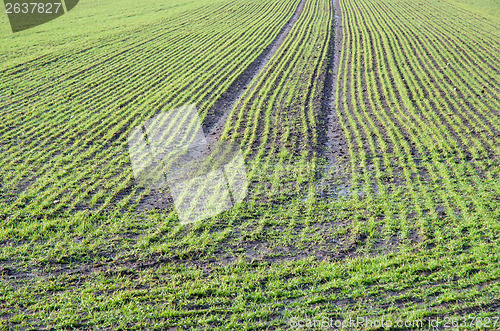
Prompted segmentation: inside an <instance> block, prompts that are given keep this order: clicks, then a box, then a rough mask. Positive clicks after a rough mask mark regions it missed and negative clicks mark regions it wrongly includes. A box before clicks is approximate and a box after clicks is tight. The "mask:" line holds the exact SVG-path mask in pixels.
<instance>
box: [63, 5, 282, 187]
mask: <svg viewBox="0 0 500 331" xmlns="http://www.w3.org/2000/svg"><path fill="white" fill-rule="evenodd" d="M278 9H279V8H278ZM257 16H258V15H256V17H257ZM256 27H259V26H258V25H257V26H256ZM251 32H252V31H251ZM244 46H245V45H244ZM198 84H202V83H198ZM205 93H206V92H205ZM186 94H187V93H186ZM195 97H197V99H199V97H198V96H195ZM190 98H192V96H188V95H186V96H184V100H178V103H179V102H181V103H182V102H187V101H189V99H190ZM125 113H126V112H125ZM117 115H120V114H116V115H115V117H117ZM132 117H133V116H132V115H131V116H129V118H127V119H125V120H122V121H121V123H123V124H125V123H131V120H132ZM140 120H142V118H141V119H140ZM140 120H136V121H135V122H134V123H135V124H137V122H140ZM134 123H132V125H130V126H133V124H134ZM89 126H90V125H89ZM109 128H110V125H106V127H105V129H107V130H109ZM89 129H90V128H89ZM115 129H116V128H115ZM103 131H104V130H102V131H101V132H99V131H97V132H95V135H94V137H95V136H99V134H101V135H102V132H103ZM109 134H110V133H108V135H109ZM111 134H112V133H111ZM122 147H123V146H122ZM79 152H80V151H79V150H77V151H75V152H74V153H73V154H74V155H78V154H75V153H79ZM88 152H90V153H88ZM92 152H94V150H90V151H87V153H85V154H84V155H80V157H79V159H81V160H82V158H83V160H84V159H88V158H89V157H94V158H95V157H97V158H99V157H101V156H104V157H106V156H105V155H99V154H98V155H92ZM88 154H91V155H88ZM101 154H103V153H101ZM104 154H108V155H107V156H108V158H109V157H110V155H109V154H112V155H114V154H116V153H110V152H109V151H105V152H104ZM101 160H102V159H101ZM102 163H103V162H101V164H102ZM114 163H116V162H114ZM81 179H82V175H80V176H78V177H77V178H76V180H75V181H74V182H78V181H79V180H81ZM120 179H121V180H123V178H118V179H117V181H118V182H119V181H120ZM87 192H88V189H87Z"/></svg>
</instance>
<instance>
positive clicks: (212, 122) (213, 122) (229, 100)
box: [203, 0, 306, 144]
mask: <svg viewBox="0 0 500 331" xmlns="http://www.w3.org/2000/svg"><path fill="white" fill-rule="evenodd" d="M305 2H306V0H302V1H301V2H300V3H299V5H298V6H297V9H296V10H295V13H294V14H293V16H292V17H291V18H290V20H289V21H288V22H287V23H286V24H285V26H284V27H283V28H282V29H281V31H280V32H279V33H278V35H277V36H276V39H274V40H273V42H272V43H271V44H270V45H269V46H268V47H267V48H266V49H265V50H264V51H263V52H262V53H261V54H260V55H259V56H258V57H257V58H256V59H255V61H254V62H252V63H251V64H250V65H249V66H248V67H247V68H246V69H245V70H244V71H243V72H242V73H241V75H240V76H239V77H238V78H237V79H236V80H235V81H234V83H232V84H231V85H230V86H229V88H228V89H227V90H226V91H225V92H224V93H223V94H222V95H221V97H220V98H219V100H217V102H216V103H215V105H214V107H213V109H212V111H210V112H209V115H207V117H206V118H205V120H204V123H203V131H204V132H205V133H206V135H207V140H208V142H209V144H211V143H213V142H215V141H217V140H218V139H219V137H220V135H221V134H222V131H223V129H224V126H225V124H226V120H227V117H228V116H229V114H230V113H231V110H232V109H233V108H234V107H235V106H236V105H237V104H238V101H239V100H240V98H241V96H242V95H243V93H244V92H245V91H246V90H249V92H251V91H252V89H253V88H255V87H254V86H255V85H254V86H252V82H253V81H254V79H255V78H256V77H257V76H259V74H260V73H261V72H262V71H263V70H264V68H265V67H266V66H267V64H268V63H269V61H270V60H271V58H272V57H273V56H274V54H275V53H276V51H277V50H278V48H279V47H280V46H281V44H283V41H284V40H285V39H286V37H287V36H288V34H289V33H290V30H292V27H293V25H294V24H295V22H297V20H298V18H299V17H300V14H301V13H302V11H303V9H304V5H305Z"/></svg>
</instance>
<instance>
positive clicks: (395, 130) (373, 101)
mask: <svg viewBox="0 0 500 331" xmlns="http://www.w3.org/2000/svg"><path fill="white" fill-rule="evenodd" d="M353 7H354V8H363V6H362V5H361V4H360V3H358V4H356V5H355V6H352V7H347V8H348V9H349V10H353V11H354V10H356V9H353ZM361 10H362V9H360V12H357V13H356V14H355V15H358V16H359V17H361V19H360V22H372V21H374V22H378V23H380V22H382V21H384V22H386V21H387V20H385V18H384V19H383V20H382V19H381V17H375V18H374V19H373V20H369V21H367V19H366V18H365V17H362V14H361ZM367 12H368V13H377V12H378V11H377V8H375V9H374V8H369V9H367V8H365V10H364V11H363V13H367ZM349 14H351V15H349ZM355 15H353V13H351V12H349V11H348V17H351V21H352V20H353V17H356V16H355ZM373 15H374V16H376V15H375V14H373ZM360 22H355V23H352V24H353V25H354V26H355V27H360V25H362V24H361V23H360ZM356 23H357V24H356ZM363 30H364V35H368V32H367V29H366V28H365V29H363ZM354 31H355V30H353V33H354ZM370 31H371V33H373V31H390V30H388V27H387V26H386V27H384V29H381V28H372V29H370ZM398 31H399V30H398ZM391 36H393V35H391ZM347 38H349V36H347ZM386 38H387V37H386ZM374 39H375V42H376V44H377V45H378V44H379V40H378V39H377V38H374ZM388 43H389V41H388V40H387V39H384V44H385V45H386V44H388ZM368 44H371V43H370V42H368V43H365V44H364V45H365V47H364V52H368V56H366V59H372V58H373V54H372V52H371V48H368V47H367V46H366V45H368ZM358 47H359V43H358ZM378 48H379V47H378ZM375 52H376V53H378V60H379V66H378V68H377V72H379V73H383V72H384V70H386V69H387V68H385V67H384V65H382V66H380V64H383V63H384V62H383V61H382V59H381V54H387V56H388V57H391V55H392V54H393V53H394V51H393V50H392V49H389V50H385V51H384V50H382V49H381V48H379V51H378V52H377V51H375ZM408 52H410V50H409V49H408ZM353 53H354V55H353V57H354V56H355V55H356V52H353ZM358 58H360V57H358ZM403 58H404V57H403ZM391 60H392V63H390V69H391V71H392V72H394V73H396V72H397V70H398V65H397V64H398V63H399V62H398V61H397V60H395V59H392V58H391ZM357 65H358V66H359V65H360V63H358V64H357ZM412 65H413V66H414V67H418V64H417V63H416V62H415V63H412ZM367 67H368V66H365V77H368V78H367V81H368V82H372V86H371V88H370V90H369V92H368V95H369V96H370V106H371V108H372V110H376V109H378V108H377V107H376V106H379V107H380V105H376V103H377V102H379V101H378V100H380V98H379V97H378V96H376V97H373V96H372V91H374V92H377V91H378V90H377V89H376V88H375V86H376V84H375V83H374V82H373V80H374V78H375V77H374V75H373V73H370V72H368V71H367V70H366V68H367ZM351 71H352V70H351ZM382 77H386V82H385V84H387V86H388V87H389V88H386V91H388V92H390V93H391V89H390V86H391V83H392V82H393V81H394V78H396V79H395V81H396V83H397V84H399V85H398V89H397V91H398V92H399V91H401V92H404V91H405V88H404V85H403V84H405V83H403V80H404V79H405V78H402V77H401V74H400V75H399V76H398V75H397V74H393V75H392V76H391V78H392V80H391V79H389V76H388V75H382ZM404 77H406V80H408V79H409V78H410V80H411V76H408V75H406V76H404ZM356 79H359V78H357V77H354V76H353V77H352V78H351V80H352V81H354V80H356ZM352 81H351V87H353V86H354V85H353V84H354V83H353V82H352ZM412 82H413V83H415V82H414V81H412ZM415 86H418V87H420V85H415ZM359 88H360V86H359V85H358V89H359ZM352 97H356V95H352ZM391 97H393V98H394V99H393V100H392V101H394V102H393V103H391V104H394V105H396V106H399V103H398V101H399V100H403V101H406V102H405V104H406V108H407V109H401V110H400V111H399V112H394V111H392V113H393V115H392V116H393V117H395V116H396V115H397V114H398V113H399V114H402V115H401V116H405V112H404V111H408V110H410V111H412V110H413V109H412V107H411V103H410V102H409V100H408V96H407V95H406V96H401V95H400V96H399V97H396V96H394V95H393V94H391ZM405 97H406V98H405ZM344 102H346V100H345V99H344ZM358 103H360V104H362V105H363V104H364V103H363V102H359V101H358ZM393 109H394V108H393ZM363 110H364V118H368V119H369V118H370V116H372V114H373V112H368V110H367V109H366V107H364V109H363ZM377 113H378V112H375V114H377ZM382 115H384V113H383V112H381V114H380V115H379V122H380V123H386V124H387V125H392V128H390V129H388V132H389V134H390V135H391V136H392V137H394V136H395V135H397V137H398V138H397V139H394V138H393V139H392V141H393V143H394V145H395V148H398V144H397V142H403V143H404V142H405V141H404V140H403V139H401V138H402V133H401V132H398V128H399V127H401V126H396V127H395V126H394V124H393V123H392V119H391V118H389V117H387V115H385V118H384V117H380V116H382ZM412 115H413V118H412V119H411V120H409V119H405V120H400V123H404V124H405V125H409V124H411V123H412V120H417V121H418V120H420V124H421V125H422V127H424V128H425V125H426V123H424V122H422V121H421V119H420V118H419V115H418V114H415V113H413V114H412ZM420 116H421V115H420ZM429 116H431V114H429ZM360 118H362V117H361V115H359V117H358V118H357V119H358V120H359V119H360ZM350 120H351V124H352V125H353V126H354V125H355V124H356V122H355V121H354V120H352V119H350ZM370 125H371V126H372V127H373V128H375V129H374V131H375V132H376V135H377V136H378V137H379V141H380V142H381V143H380V145H383V144H384V140H383V137H381V136H380V133H379V132H378V131H377V129H376V126H375V125H374V124H373V122H370ZM403 127H404V126H403ZM365 130H368V129H367V128H366V126H365ZM438 130H439V128H438ZM405 131H406V133H412V132H416V133H417V134H418V133H419V131H418V129H417V128H412V129H407V130H405ZM425 138H426V136H425V135H420V137H415V136H414V138H413V139H412V140H413V141H414V142H420V141H422V140H424V139H425ZM424 141H425V140H424ZM358 143H359V145H361V143H360V139H358ZM371 146H372V149H373V148H374V146H375V143H374V142H372V143H371ZM404 147H405V150H406V153H408V152H409V151H410V149H409V146H408V145H407V144H406V146H404ZM419 147H422V148H424V147H425V146H421V145H420V144H419V145H417V148H419ZM372 152H373V153H374V152H375V151H373V150H372ZM401 153H403V151H402V150H401V149H400V148H398V154H399V157H400V161H399V163H400V164H405V162H404V154H403V155H401ZM357 154H360V153H357ZM374 154H375V153H374ZM375 155H376V154H375ZM353 156H354V155H353ZM401 156H403V158H401ZM409 161H410V163H412V162H411V161H413V160H412V159H410V160H409ZM434 161H435V162H434V163H436V161H439V160H438V159H435V160H434ZM384 163H385V164H386V166H387V165H390V162H389V161H388V160H387V159H384ZM410 167H411V168H412V169H411V170H412V171H415V170H416V165H415V164H414V163H413V164H410ZM428 170H430V172H432V169H428ZM378 171H379V173H380V172H381V170H378ZM405 173H406V180H407V182H408V183H409V185H410V186H413V185H412V183H413V182H412V180H411V179H412V178H411V176H409V175H410V174H411V171H408V170H406V171H405ZM442 174H446V172H444V173H443V171H441V175H442ZM365 180H366V178H365ZM379 184H380V183H379ZM420 185H421V183H420ZM382 187H383V186H382ZM418 197H420V194H419V193H418V191H417V192H416V193H415V198H416V199H418ZM415 201H418V200H415ZM428 202H429V204H430V205H432V201H430V200H428ZM429 207H430V206H429ZM448 208H449V209H451V208H450V207H449V206H448ZM432 210H433V209H431V211H432ZM448 212H449V213H450V212H451V210H448ZM419 216H420V217H419V218H420V219H422V216H423V214H422V212H421V211H420V214H419ZM434 216H436V215H434Z"/></svg>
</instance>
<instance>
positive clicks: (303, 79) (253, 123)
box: [224, 1, 331, 198]
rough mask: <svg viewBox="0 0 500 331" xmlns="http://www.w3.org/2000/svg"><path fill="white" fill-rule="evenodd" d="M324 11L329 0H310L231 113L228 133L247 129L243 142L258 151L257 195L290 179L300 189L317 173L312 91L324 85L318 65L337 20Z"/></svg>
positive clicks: (251, 152) (271, 193)
mask: <svg viewBox="0 0 500 331" xmlns="http://www.w3.org/2000/svg"><path fill="white" fill-rule="evenodd" d="M319 12H323V13H331V8H330V7H329V3H328V2H327V1H324V2H321V1H308V2H306V4H305V7H304V9H303V12H302V13H301V15H300V17H299V19H298V20H297V21H296V23H295V24H294V26H293V27H292V29H291V31H290V33H289V35H288V37H287V38H286V39H285V41H284V42H283V45H281V46H280V48H279V49H278V51H277V53H276V54H275V55H274V56H273V58H272V59H271V61H270V62H269V64H268V66H267V67H266V69H265V70H264V71H263V72H262V73H261V74H260V75H259V76H258V77H256V79H255V80H254V81H253V82H252V86H251V87H250V88H249V89H248V92H247V93H246V94H244V95H243V97H242V99H241V103H240V104H239V105H237V106H236V107H235V108H234V109H233V112H232V113H231V115H230V117H229V120H228V123H229V124H230V125H227V126H226V130H225V132H224V135H227V136H230V135H232V136H233V137H239V136H240V135H241V132H242V131H243V136H242V138H241V139H242V146H245V154H246V155H247V156H249V157H252V168H251V170H250V173H249V177H250V178H252V180H253V181H255V182H257V183H259V184H260V185H259V186H260V187H256V188H255V189H256V193H257V195H259V194H261V193H262V194H264V195H266V196H267V197H275V198H276V197H279V196H280V194H282V193H283V184H284V182H286V181H291V182H295V183H297V184H299V185H296V186H295V187H294V188H292V189H293V190H294V191H295V192H294V193H299V191H300V190H301V185H300V184H301V183H302V182H308V181H311V175H312V174H313V173H314V160H311V146H313V145H314V142H315V141H316V140H317V137H316V135H317V133H316V131H315V130H316V123H315V121H316V114H315V109H314V107H311V105H312V99H313V97H314V96H313V97H310V98H309V99H307V92H308V90H309V89H313V90H314V91H317V90H318V86H317V85H318V84H320V82H319V81H318V80H317V79H315V78H316V76H313V75H314V68H315V66H316V65H317V64H318V63H323V62H324V58H325V51H326V46H325V44H327V40H328V39H327V37H326V36H327V34H328V32H327V31H328V27H329V26H330V25H329V24H330V23H331V21H330V20H331V16H330V15H319V14H318V13H319ZM318 45H321V47H319V48H318ZM311 82H312V83H311ZM263 114H264V116H262V115H263ZM257 144H258V145H257ZM297 154H300V158H299V159H298V160H297ZM270 176H271V177H270ZM269 182H270V184H271V189H269V188H267V184H268V183H269Z"/></svg>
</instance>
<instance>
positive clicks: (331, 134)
mask: <svg viewBox="0 0 500 331" xmlns="http://www.w3.org/2000/svg"><path fill="white" fill-rule="evenodd" d="M332 2H333V7H334V9H335V26H334V27H332V28H334V29H335V32H334V33H332V34H331V36H330V38H331V40H330V41H329V49H328V65H327V69H326V76H325V83H324V88H323V97H322V101H321V114H322V115H323V116H324V119H325V121H324V122H325V125H326V128H322V130H320V139H319V140H320V143H321V144H322V145H323V149H322V152H323V153H322V154H323V156H324V157H325V158H326V159H327V161H328V163H327V165H326V166H325V168H324V169H323V171H322V178H321V182H320V189H321V195H323V196H330V195H331V194H329V193H328V192H329V191H331V188H330V187H329V186H331V183H329V182H331V181H332V179H333V178H338V177H342V176H345V174H344V173H343V171H342V169H344V168H345V167H346V166H347V164H348V161H349V159H348V155H349V151H348V146H347V141H346V138H345V135H344V132H343V130H342V127H341V126H340V123H339V121H338V118H337V114H336V109H335V95H336V92H337V79H338V74H339V72H338V71H339V65H340V54H341V51H342V41H343V35H342V13H341V11H340V3H339V0H332ZM334 191H336V194H334V195H339V194H340V195H346V194H347V183H346V185H345V187H343V188H340V191H339V192H337V191H338V190H334Z"/></svg>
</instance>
